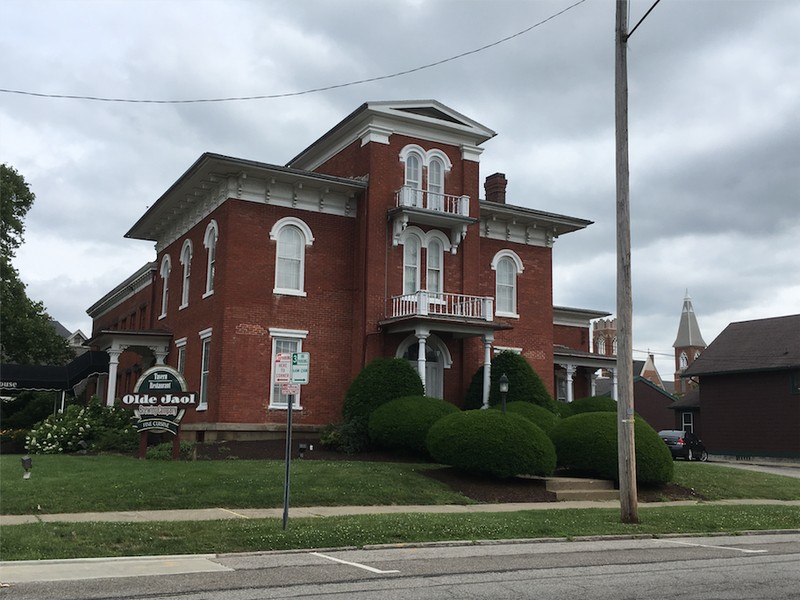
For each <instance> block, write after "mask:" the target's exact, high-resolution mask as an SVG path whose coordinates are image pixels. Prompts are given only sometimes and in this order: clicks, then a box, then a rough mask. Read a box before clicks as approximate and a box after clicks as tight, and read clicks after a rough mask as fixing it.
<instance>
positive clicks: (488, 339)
mask: <svg viewBox="0 0 800 600" xmlns="http://www.w3.org/2000/svg"><path fill="white" fill-rule="evenodd" d="M493 341H494V335H492V334H490V333H489V334H486V335H484V336H483V405H482V406H481V408H489V389H490V388H491V385H492V342H493Z"/></svg>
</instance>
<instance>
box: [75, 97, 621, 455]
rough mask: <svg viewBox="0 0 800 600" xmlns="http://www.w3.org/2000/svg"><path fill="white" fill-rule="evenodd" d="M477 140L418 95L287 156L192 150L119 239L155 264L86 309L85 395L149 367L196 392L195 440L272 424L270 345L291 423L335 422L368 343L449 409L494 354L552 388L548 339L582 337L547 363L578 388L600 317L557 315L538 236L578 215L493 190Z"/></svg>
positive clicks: (545, 250) (110, 395) (111, 389)
mask: <svg viewBox="0 0 800 600" xmlns="http://www.w3.org/2000/svg"><path fill="white" fill-rule="evenodd" d="M494 135H495V133H494V132H493V131H492V130H490V129H488V128H487V127H485V126H483V125H481V124H480V123H477V122H475V121H473V120H471V119H469V118H468V117H466V116H464V115H461V114H459V113H458V112H456V111H454V110H452V109H451V108H449V107H447V106H444V105H442V104H440V103H438V102H435V101H420V102H371V103H367V104H364V105H362V106H360V107H359V108H358V109H357V110H355V111H354V112H353V113H352V114H350V115H349V116H348V117H346V118H345V119H344V120H342V121H341V122H340V123H339V124H337V125H336V126H335V127H334V128H333V129H331V130H330V131H328V132H327V133H325V134H324V135H323V136H322V137H321V138H319V139H318V140H317V141H316V142H314V143H313V144H312V145H311V146H309V147H308V148H306V149H305V150H303V151H302V152H301V153H300V154H298V155H297V156H296V157H295V158H293V159H292V160H290V161H289V163H288V164H287V165H286V166H276V165H270V164H265V163H261V162H256V161H252V160H243V159H238V158H231V157H227V156H220V155H216V154H209V153H206V154H203V155H202V156H200V158H199V159H198V160H197V161H196V162H195V163H194V164H193V165H192V166H191V167H190V168H189V169H188V170H187V171H186V172H185V173H184V174H183V175H181V177H180V178H178V180H177V181H176V182H175V183H174V184H173V185H172V186H171V187H170V188H169V189H168V190H167V191H166V192H165V193H164V194H163V195H162V196H161V197H160V198H159V199H158V200H157V201H156V202H155V203H153V204H152V206H151V207H150V208H149V209H148V210H147V212H146V213H145V214H144V215H143V216H142V217H141V218H140V219H139V221H138V222H137V223H136V224H134V225H133V227H132V228H131V229H130V231H129V232H128V233H127V234H126V237H129V238H133V239H142V240H151V241H153V242H154V243H155V249H156V259H155V261H154V262H152V263H150V264H147V265H145V266H144V267H142V268H141V269H140V270H139V271H137V272H136V273H134V274H133V275H132V276H131V277H129V278H128V279H127V280H126V281H124V282H123V283H122V284H120V285H119V286H118V287H117V288H115V289H114V290H112V291H111V292H109V293H108V294H107V295H106V296H104V297H103V298H102V299H101V300H99V301H98V302H97V303H95V304H94V305H93V306H92V307H91V308H89V310H88V313H89V315H90V316H91V317H92V318H93V336H92V340H91V343H92V344H93V345H94V346H95V347H97V348H99V349H102V350H107V351H109V355H110V358H111V360H110V363H111V365H110V371H109V376H108V380H107V382H105V383H103V384H101V387H104V389H102V390H101V392H102V393H104V394H105V397H106V398H107V400H108V401H109V402H113V399H114V398H115V397H118V396H119V395H120V394H121V393H124V392H126V391H129V390H130V389H131V388H132V386H133V385H134V383H135V381H136V379H137V378H138V375H139V374H140V373H141V372H142V371H143V370H144V369H146V368H147V367H149V366H150V365H152V364H154V363H161V362H166V363H167V364H169V365H171V366H173V367H176V368H177V369H178V370H179V371H181V372H182V373H183V374H184V376H185V379H186V381H187V383H188V385H189V388H190V389H192V390H194V391H197V392H198V393H199V398H200V405H199V407H198V410H197V411H196V412H193V413H191V414H188V415H187V417H186V418H185V419H184V423H183V426H182V430H183V432H184V435H186V436H187V437H195V438H197V439H205V440H212V439H219V438H230V437H239V438H247V437H263V436H265V435H269V434H270V432H273V431H280V430H282V429H283V427H284V424H285V422H286V409H287V406H288V397H287V396H286V395H284V394H283V393H282V391H281V387H280V386H279V385H277V384H276V383H275V381H274V373H273V363H274V360H275V357H276V355H277V354H278V353H284V352H300V351H303V352H309V353H310V357H311V365H310V375H309V383H308V384H307V385H304V386H302V389H301V391H300V393H299V394H298V395H296V396H294V397H293V405H294V408H295V413H294V423H295V424H296V426H297V427H298V429H303V428H309V429H312V428H317V427H319V426H322V425H325V424H328V423H331V422H336V421H338V420H340V418H341V408H342V401H343V398H344V396H345V393H346V390H347V388H348V386H349V384H350V383H351V381H352V380H353V378H354V377H355V376H356V375H357V374H358V373H359V372H360V371H361V369H362V368H363V367H364V366H365V365H366V364H368V363H369V362H370V361H371V360H372V359H374V358H376V357H384V356H389V357H403V358H406V359H408V360H410V361H412V362H413V364H414V365H415V366H416V367H417V369H418V372H419V374H420V376H421V378H422V380H423V383H424V384H425V388H426V392H427V394H428V395H431V396H437V397H441V398H444V399H446V400H448V401H450V402H452V403H454V404H456V405H461V404H462V402H463V398H464V396H465V394H466V391H467V387H468V385H469V382H470V380H471V378H472V376H473V374H474V373H475V372H476V370H478V369H483V371H484V381H485V390H487V391H488V387H486V386H488V381H489V380H488V376H489V369H490V360H491V356H492V353H493V352H496V351H498V350H499V349H513V350H514V351H518V352H520V353H521V354H523V355H524V356H525V358H526V359H527V360H528V361H529V362H530V364H531V365H532V366H533V368H534V369H535V370H536V371H537V372H538V373H539V374H540V375H542V376H543V379H544V381H545V383H546V384H547V385H548V387H549V388H550V391H551V393H553V394H554V396H555V395H556V375H555V372H554V345H561V346H563V347H568V346H573V347H575V346H579V347H577V348H575V349H576V350H578V351H580V352H579V353H581V352H582V354H585V355H587V356H571V355H570V353H569V352H565V351H561V352H560V356H561V358H560V363H561V364H562V365H570V364H572V365H573V366H574V367H575V369H582V370H583V371H582V372H581V373H582V374H581V377H580V378H578V381H580V382H584V381H585V382H586V383H585V385H584V383H580V384H579V385H581V386H582V390H583V389H588V386H589V385H590V383H589V381H590V380H589V373H590V371H594V370H596V369H597V368H599V366H595V364H594V363H592V364H589V363H588V362H587V360H588V359H590V358H591V356H588V355H589V354H590V353H589V327H588V325H589V319H591V318H594V317H597V316H605V315H606V314H607V313H593V312H591V311H584V312H583V313H582V314H580V315H579V316H580V319H578V320H577V321H575V319H574V318H573V319H572V321H571V322H569V323H566V324H565V327H566V328H564V327H561V328H559V326H558V325H555V326H554V318H555V316H554V309H553V303H552V268H553V267H552V245H553V242H554V240H555V239H556V238H558V237H559V236H561V235H564V234H567V233H572V232H575V231H578V230H580V229H583V228H585V227H586V226H588V225H589V224H590V222H589V221H586V220H583V219H578V218H573V217H568V216H563V215H558V214H552V213H547V212H543V211H538V210H532V209H528V208H523V207H519V206H514V205H511V204H508V203H506V197H505V196H506V179H505V176H504V175H503V174H500V173H497V174H494V175H491V176H489V177H488V178H487V179H486V182H485V184H484V185H482V182H481V179H480V174H479V159H480V155H481V153H482V152H483V148H482V147H481V146H482V144H483V143H484V142H486V141H487V140H489V139H490V138H492V137H493V136H494ZM482 187H485V199H484V200H482V199H480V196H481V193H482V190H481V188H482ZM563 310H566V311H567V312H568V313H569V312H570V311H572V313H570V314H569V315H568V316H570V317H574V316H575V315H574V311H575V309H563ZM563 310H562V312H563ZM579 312H580V311H579ZM582 320H585V325H586V327H585V332H583V333H578V334H575V333H573V332H570V329H569V327H568V326H569V325H572V326H576V327H579V328H580V327H583V324H582V323H583V321H582ZM562 334H563V335H562ZM575 335H577V336H578V337H577V338H576V339H577V343H574V342H571V341H570V340H572V339H573V338H575ZM581 336H582V337H581ZM560 338H564V339H560ZM566 338H569V339H566ZM565 340H566V341H565ZM581 361H583V362H581ZM584 363H586V364H584ZM551 374H552V375H551Z"/></svg>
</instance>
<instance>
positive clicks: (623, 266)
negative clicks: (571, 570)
mask: <svg viewBox="0 0 800 600" xmlns="http://www.w3.org/2000/svg"><path fill="white" fill-rule="evenodd" d="M627 44H628V0H617V26H616V61H615V82H614V83H615V86H614V88H615V102H614V108H615V110H614V113H615V122H616V147H617V150H616V157H617V161H616V162H617V381H618V383H617V385H618V388H617V389H618V397H617V453H618V457H619V498H620V512H621V520H622V522H623V523H638V522H639V507H638V500H637V496H636V452H635V441H634V429H633V424H634V410H633V301H632V293H631V215H630V173H629V169H628V56H627Z"/></svg>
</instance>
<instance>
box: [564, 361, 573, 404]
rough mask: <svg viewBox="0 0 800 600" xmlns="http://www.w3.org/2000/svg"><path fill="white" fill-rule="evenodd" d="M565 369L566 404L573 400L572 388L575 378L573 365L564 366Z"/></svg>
mask: <svg viewBox="0 0 800 600" xmlns="http://www.w3.org/2000/svg"><path fill="white" fill-rule="evenodd" d="M566 369H567V403H570V402H572V401H573V400H574V399H575V390H574V388H573V381H574V378H575V365H566Z"/></svg>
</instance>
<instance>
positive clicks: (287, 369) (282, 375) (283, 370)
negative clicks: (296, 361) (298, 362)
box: [275, 352, 292, 383]
mask: <svg viewBox="0 0 800 600" xmlns="http://www.w3.org/2000/svg"><path fill="white" fill-rule="evenodd" d="M291 380H292V354H291V353H290V352H283V353H279V354H277V355H276V356H275V383H291Z"/></svg>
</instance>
